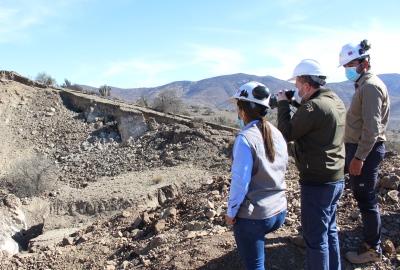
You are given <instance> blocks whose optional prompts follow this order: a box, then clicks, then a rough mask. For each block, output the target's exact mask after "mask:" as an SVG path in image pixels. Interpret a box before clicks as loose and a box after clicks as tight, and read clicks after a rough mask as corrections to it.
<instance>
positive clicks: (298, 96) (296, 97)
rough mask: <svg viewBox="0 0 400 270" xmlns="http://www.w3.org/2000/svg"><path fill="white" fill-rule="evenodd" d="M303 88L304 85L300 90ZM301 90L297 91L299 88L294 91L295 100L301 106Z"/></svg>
mask: <svg viewBox="0 0 400 270" xmlns="http://www.w3.org/2000/svg"><path fill="white" fill-rule="evenodd" d="M303 86H304V84H303V85H302V86H301V87H300V89H301V88H303ZM300 89H297V87H296V88H295V89H294V98H295V99H296V101H297V103H299V104H301V100H302V99H303V97H302V96H300V94H299V92H300ZM303 96H304V94H303Z"/></svg>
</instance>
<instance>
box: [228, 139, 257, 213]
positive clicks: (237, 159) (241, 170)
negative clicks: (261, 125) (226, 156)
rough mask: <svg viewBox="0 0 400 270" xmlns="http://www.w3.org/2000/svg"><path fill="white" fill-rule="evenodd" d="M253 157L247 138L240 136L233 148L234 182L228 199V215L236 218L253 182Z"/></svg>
mask: <svg viewBox="0 0 400 270" xmlns="http://www.w3.org/2000/svg"><path fill="white" fill-rule="evenodd" d="M252 168H253V156H252V154H251V150H250V146H249V143H248V141H247V140H246V138H245V137H244V136H242V135H240V134H239V135H238V137H237V138H236V140H235V144H234V146H233V161H232V181H231V187H230V192H229V199H228V209H227V215H228V216H229V217H231V218H234V217H235V216H236V214H237V212H238V210H239V208H240V205H241V204H242V202H243V200H244V198H245V196H246V194H247V192H248V190H249V184H250V180H251V170H252Z"/></svg>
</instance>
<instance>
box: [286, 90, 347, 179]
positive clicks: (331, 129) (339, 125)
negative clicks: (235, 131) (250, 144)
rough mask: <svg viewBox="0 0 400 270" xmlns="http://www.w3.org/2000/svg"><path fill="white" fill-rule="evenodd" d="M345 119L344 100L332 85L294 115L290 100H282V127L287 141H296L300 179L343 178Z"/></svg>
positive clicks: (295, 151) (295, 156)
mask: <svg viewBox="0 0 400 270" xmlns="http://www.w3.org/2000/svg"><path fill="white" fill-rule="evenodd" d="M345 122H346V108H345V106H344V104H343V101H342V100H341V99H340V98H339V97H338V96H337V95H336V94H335V93H333V92H332V90H331V89H329V88H325V89H320V90H318V91H317V92H315V93H314V94H313V95H312V96H311V97H310V99H309V100H308V101H307V102H305V103H303V104H302V105H301V106H300V107H299V108H298V109H297V111H296V112H295V113H294V115H293V117H292V118H291V117H290V106H289V102H288V101H286V100H281V101H279V102H278V129H279V130H280V131H281V133H282V134H283V136H284V137H285V139H286V140H287V142H290V141H294V150H293V155H294V158H295V160H296V166H297V169H298V170H299V172H300V179H302V180H304V181H310V182H334V181H338V180H340V179H342V178H343V176H344V162H345V160H344V157H345V149H344V140H343V137H344V129H345Z"/></svg>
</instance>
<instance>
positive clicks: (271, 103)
mask: <svg viewBox="0 0 400 270" xmlns="http://www.w3.org/2000/svg"><path fill="white" fill-rule="evenodd" d="M283 91H285V96H286V98H287V99H288V100H289V102H291V100H292V98H293V97H294V90H283ZM295 103H297V102H295ZM292 104H293V103H292ZM297 104H298V103H297ZM268 105H269V107H271V109H274V108H276V107H278V96H276V95H273V96H271V98H270V99H269V104H268ZM293 106H295V107H296V105H295V104H293Z"/></svg>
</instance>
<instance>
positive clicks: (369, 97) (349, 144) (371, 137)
mask: <svg viewBox="0 0 400 270" xmlns="http://www.w3.org/2000/svg"><path fill="white" fill-rule="evenodd" d="M370 47H371V44H370V43H369V41H368V40H366V39H364V40H363V41H361V42H360V43H359V44H354V43H349V44H346V45H344V46H343V47H342V50H341V52H340V55H339V67H341V66H343V67H344V68H345V73H346V77H347V79H349V80H350V81H353V82H354V88H355V92H354V95H353V98H352V100H351V103H350V108H349V110H348V112H347V116H346V128H345V136H344V141H345V143H346V165H347V168H348V170H349V174H350V183H351V189H352V191H353V195H354V198H355V199H356V201H357V203H358V207H359V208H360V212H361V218H362V223H363V225H364V226H363V236H364V239H363V241H364V243H363V244H362V245H361V246H360V248H359V249H358V250H357V251H351V252H347V253H346V258H347V260H349V261H350V262H352V263H366V262H379V261H380V260H381V258H382V251H381V247H380V243H381V216H380V213H379V208H378V202H377V200H376V198H375V194H376V186H377V182H378V170H379V164H380V162H381V160H382V159H383V157H384V155H385V144H384V142H385V141H386V135H385V133H386V127H387V123H388V121H389V109H390V100H389V94H388V91H387V89H386V86H385V84H384V83H383V82H382V81H381V80H380V79H379V78H378V77H377V76H376V75H375V74H374V73H372V71H371V65H370V54H369V49H370Z"/></svg>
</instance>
